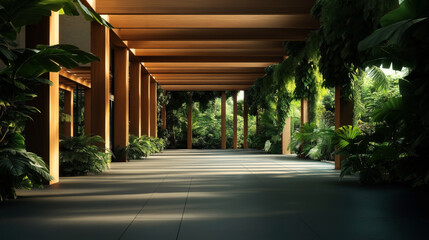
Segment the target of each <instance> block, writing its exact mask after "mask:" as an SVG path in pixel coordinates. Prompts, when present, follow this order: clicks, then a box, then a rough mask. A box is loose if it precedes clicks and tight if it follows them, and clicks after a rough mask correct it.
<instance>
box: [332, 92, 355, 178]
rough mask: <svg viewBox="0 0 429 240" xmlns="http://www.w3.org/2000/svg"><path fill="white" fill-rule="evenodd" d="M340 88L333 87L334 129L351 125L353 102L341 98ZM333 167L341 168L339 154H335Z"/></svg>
mask: <svg viewBox="0 0 429 240" xmlns="http://www.w3.org/2000/svg"><path fill="white" fill-rule="evenodd" d="M342 95H343V94H342V93H341V88H340V87H338V86H337V87H335V130H337V129H338V128H340V127H342V126H347V125H353V108H354V103H353V101H350V100H345V99H343V98H342ZM334 158H335V169H337V170H339V169H341V160H342V159H343V158H342V157H341V156H339V155H335V157H334Z"/></svg>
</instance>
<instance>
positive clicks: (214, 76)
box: [153, 73, 263, 80]
mask: <svg viewBox="0 0 429 240" xmlns="http://www.w3.org/2000/svg"><path fill="white" fill-rule="evenodd" d="M262 75H263V74H260V73H256V74H237V73H236V74H223V73H213V74H153V76H154V77H155V79H156V80H168V79H184V80H185V79H186V80H188V79H189V80H190V79H226V80H227V79H256V78H258V77H261V76H262Z"/></svg>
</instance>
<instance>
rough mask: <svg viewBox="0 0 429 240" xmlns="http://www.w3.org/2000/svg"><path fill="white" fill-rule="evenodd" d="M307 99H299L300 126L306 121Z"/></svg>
mask: <svg viewBox="0 0 429 240" xmlns="http://www.w3.org/2000/svg"><path fill="white" fill-rule="evenodd" d="M308 114H309V113H308V100H307V99H301V126H302V125H304V124H306V123H308V122H309V119H308Z"/></svg>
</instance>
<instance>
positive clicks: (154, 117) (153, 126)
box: [150, 81, 158, 138]
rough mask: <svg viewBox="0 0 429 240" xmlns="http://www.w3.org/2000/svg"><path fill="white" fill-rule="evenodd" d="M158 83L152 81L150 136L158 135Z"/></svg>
mask: <svg viewBox="0 0 429 240" xmlns="http://www.w3.org/2000/svg"><path fill="white" fill-rule="evenodd" d="M157 90H158V83H156V82H155V81H152V82H151V83H150V136H151V137H154V138H156V137H158V94H157Z"/></svg>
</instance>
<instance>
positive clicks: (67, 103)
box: [64, 90, 73, 137]
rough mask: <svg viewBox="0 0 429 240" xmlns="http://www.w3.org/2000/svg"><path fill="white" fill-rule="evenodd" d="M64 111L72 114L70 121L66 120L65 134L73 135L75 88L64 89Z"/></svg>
mask: <svg viewBox="0 0 429 240" xmlns="http://www.w3.org/2000/svg"><path fill="white" fill-rule="evenodd" d="M64 113H65V114H68V115H70V122H64V136H66V137H73V90H71V91H64Z"/></svg>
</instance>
